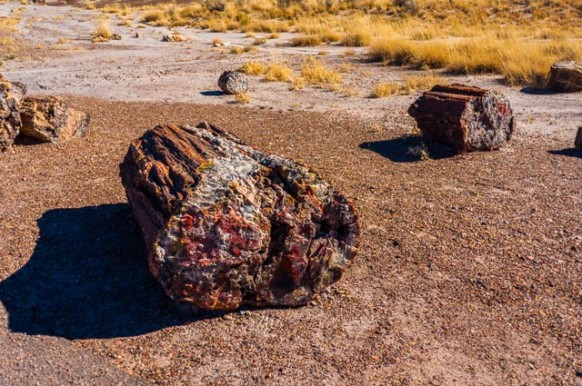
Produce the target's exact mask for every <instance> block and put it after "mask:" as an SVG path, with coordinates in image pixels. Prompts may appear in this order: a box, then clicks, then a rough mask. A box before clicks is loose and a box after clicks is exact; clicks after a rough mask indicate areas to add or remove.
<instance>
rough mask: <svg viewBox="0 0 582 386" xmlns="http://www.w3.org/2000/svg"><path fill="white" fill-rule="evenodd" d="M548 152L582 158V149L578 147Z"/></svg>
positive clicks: (549, 151)
mask: <svg viewBox="0 0 582 386" xmlns="http://www.w3.org/2000/svg"><path fill="white" fill-rule="evenodd" d="M548 153H550V154H553V155H564V156H566V157H574V158H582V150H580V149H576V148H570V149H562V150H548Z"/></svg>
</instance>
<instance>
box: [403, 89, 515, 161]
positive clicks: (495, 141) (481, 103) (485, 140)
mask: <svg viewBox="0 0 582 386" xmlns="http://www.w3.org/2000/svg"><path fill="white" fill-rule="evenodd" d="M408 113H409V114H410V115H411V116H412V117H413V118H414V119H415V120H416V123H417V124H418V127H419V128H420V130H421V131H422V134H423V135H424V136H425V137H427V138H430V139H432V140H435V141H437V142H440V143H442V144H445V145H448V146H451V147H453V148H455V149H456V150H457V151H458V152H460V153H464V152H468V151H474V150H494V149H499V148H500V147H501V146H502V145H503V144H504V143H505V142H507V141H509V140H510V139H511V135H512V134H513V131H514V129H515V120H514V118H513V111H512V109H511V106H510V104H509V101H508V100H507V98H505V97H504V96H503V95H502V94H500V93H498V92H495V91H489V90H484V89H481V88H478V87H470V86H463V85H459V84H452V85H450V86H434V87H433V88H432V89H431V90H430V91H427V92H425V93H424V94H423V95H422V96H421V97H420V98H418V99H417V100H416V101H415V102H414V103H413V104H412V106H410V108H409V109H408Z"/></svg>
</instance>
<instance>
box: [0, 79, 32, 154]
mask: <svg viewBox="0 0 582 386" xmlns="http://www.w3.org/2000/svg"><path fill="white" fill-rule="evenodd" d="M24 94H26V87H24V85H23V84H21V83H18V82H9V81H8V80H6V79H4V78H3V77H2V75H0V150H6V149H7V148H9V147H10V146H12V144H14V139H15V138H16V136H17V135H18V134H19V132H20V128H21V127H22V121H21V119H20V101H21V99H22V97H24Z"/></svg>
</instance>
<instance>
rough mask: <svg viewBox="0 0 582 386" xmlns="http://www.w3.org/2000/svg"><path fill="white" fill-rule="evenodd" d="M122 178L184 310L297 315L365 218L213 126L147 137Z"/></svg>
mask: <svg viewBox="0 0 582 386" xmlns="http://www.w3.org/2000/svg"><path fill="white" fill-rule="evenodd" d="M120 171H121V173H120V174H121V179H122V183H123V186H124V187H125V190H126V193H127V197H128V200H129V202H130V204H131V207H132V211H133V214H134V216H135V218H136V219H137V222H138V223H139V225H140V228H141V230H142V233H143V236H144V240H145V244H146V246H147V249H148V251H149V255H148V261H149V267H150V270H151V272H152V274H153V276H154V277H155V278H156V279H157V280H158V281H159V282H160V283H161V285H162V287H163V288H164V290H165V292H166V293H167V294H168V295H169V296H170V297H171V298H172V299H174V300H175V301H176V302H178V303H186V304H193V305H195V306H197V307H200V308H205V309H235V308H237V307H239V306H240V305H243V304H249V305H255V306H263V305H284V306H300V305H303V304H306V303H307V302H308V301H309V300H310V299H312V298H313V296H314V295H315V294H317V293H319V292H321V291H322V290H323V289H324V288H326V287H327V286H329V285H330V284H332V283H334V282H335V281H337V280H338V279H339V278H340V277H341V275H342V272H343V271H344V269H345V268H346V267H347V266H348V265H349V264H350V262H351V260H352V259H353V257H354V256H355V254H356V252H357V246H358V243H359V232H360V231H359V222H358V217H357V215H356V213H355V211H354V208H353V207H352V205H351V203H350V202H349V201H348V200H347V199H346V198H345V197H344V196H343V195H342V194H341V193H339V192H338V191H337V190H336V189H334V188H333V187H332V186H331V185H330V184H329V183H328V182H327V181H325V180H324V179H322V178H321V177H320V176H319V175H318V174H317V173H316V172H314V171H313V170H311V169H309V168H307V167H305V166H302V165H300V164H298V163H296V162H294V161H291V160H289V159H285V158H281V157H277V156H274V155H269V154H265V153H263V152H261V151H258V150H256V149H254V148H252V147H249V146H246V145H244V144H243V143H242V142H241V141H240V140H239V139H238V138H236V137H234V136H232V135H231V134H229V133H227V132H225V131H223V130H221V129H219V128H217V127H214V126H211V125H208V124H206V123H202V124H200V125H198V127H195V128H194V127H193V128H189V127H177V126H158V127H156V128H155V129H153V130H149V131H147V132H146V133H145V134H144V135H143V136H142V137H141V138H139V139H137V140H135V141H133V142H132V143H131V145H130V147H129V151H128V153H127V155H126V156H125V159H124V161H123V163H122V164H121V165H120Z"/></svg>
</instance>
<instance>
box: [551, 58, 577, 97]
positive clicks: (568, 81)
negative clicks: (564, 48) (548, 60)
mask: <svg viewBox="0 0 582 386" xmlns="http://www.w3.org/2000/svg"><path fill="white" fill-rule="evenodd" d="M547 88H549V89H551V90H554V91H560V92H579V91H582V63H577V62H574V61H566V62H558V63H554V64H553V65H552V67H551V68H550V76H549V80H548V86H547Z"/></svg>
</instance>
